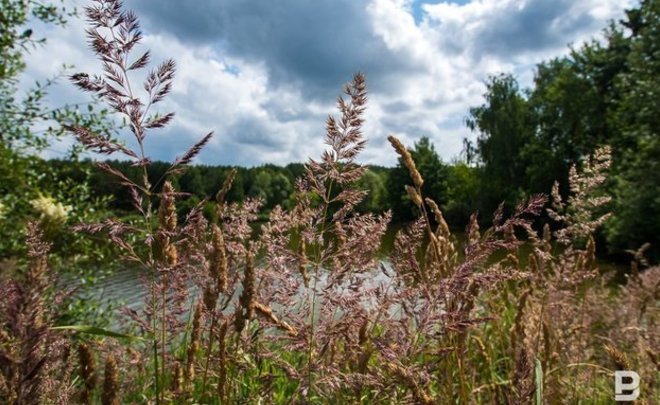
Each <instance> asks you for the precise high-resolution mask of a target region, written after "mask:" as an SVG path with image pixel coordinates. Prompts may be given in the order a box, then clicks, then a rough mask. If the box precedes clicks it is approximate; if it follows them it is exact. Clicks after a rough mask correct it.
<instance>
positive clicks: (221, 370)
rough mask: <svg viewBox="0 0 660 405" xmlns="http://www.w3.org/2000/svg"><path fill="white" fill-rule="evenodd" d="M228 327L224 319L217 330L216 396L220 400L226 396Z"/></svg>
mask: <svg viewBox="0 0 660 405" xmlns="http://www.w3.org/2000/svg"><path fill="white" fill-rule="evenodd" d="M228 327H229V322H227V321H225V322H223V323H222V325H220V330H219V332H218V362H219V367H218V396H219V397H220V401H221V402H222V401H224V399H225V398H226V396H227V346H226V343H225V337H226V336H227V329H228Z"/></svg>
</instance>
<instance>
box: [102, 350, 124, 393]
mask: <svg viewBox="0 0 660 405" xmlns="http://www.w3.org/2000/svg"><path fill="white" fill-rule="evenodd" d="M120 403H121V401H120V397H119V375H118V368H117V362H116V360H115V356H114V355H112V354H109V355H108V357H107V358H106V360H105V374H104V375H103V392H102V393H101V404H103V405H119V404H120Z"/></svg>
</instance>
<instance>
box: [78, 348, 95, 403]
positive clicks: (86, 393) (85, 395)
mask: <svg viewBox="0 0 660 405" xmlns="http://www.w3.org/2000/svg"><path fill="white" fill-rule="evenodd" d="M78 359H79V362H80V375H81V376H82V379H83V389H82V391H81V393H80V402H82V403H83V404H91V401H92V395H93V393H94V388H96V380H97V378H96V362H95V361H94V355H93V354H92V351H91V349H90V348H89V346H87V345H86V344H84V343H81V344H80V345H78Z"/></svg>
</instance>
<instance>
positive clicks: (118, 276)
mask: <svg viewBox="0 0 660 405" xmlns="http://www.w3.org/2000/svg"><path fill="white" fill-rule="evenodd" d="M399 229H401V226H393V227H391V228H390V229H389V230H388V231H387V234H386V235H385V237H384V238H383V246H382V247H381V252H382V253H383V262H384V263H387V260H386V256H387V254H389V253H390V252H391V250H392V248H393V245H394V237H395V234H396V232H397V231H398V230H399ZM453 236H454V237H455V238H456V246H457V248H458V247H460V246H462V244H463V242H464V240H465V235H464V233H462V232H456V233H454V234H453ZM530 252H531V246H530V245H524V246H522V247H521V249H520V256H521V257H523V258H525V257H527V255H528V254H529V253H530ZM504 256H505V254H504V253H495V254H494V255H493V258H492V260H493V261H496V260H499V259H501V258H503V257H504ZM598 265H599V267H600V268H601V270H604V271H610V270H619V271H620V270H624V268H623V266H621V265H619V264H616V263H612V262H606V261H603V260H599V261H598ZM141 273H142V271H141V270H140V269H138V268H136V267H126V268H121V269H117V270H116V271H114V272H112V273H111V274H109V275H108V276H107V277H105V278H104V279H103V280H101V281H100V282H99V283H97V284H96V285H94V286H93V287H92V290H91V291H90V292H89V293H90V295H89V296H91V297H92V298H93V299H95V300H98V301H100V302H101V303H114V304H115V306H116V305H117V304H119V305H120V306H126V307H128V308H130V309H133V310H139V309H140V308H141V307H142V304H143V302H144V299H145V298H146V296H147V293H148V291H147V289H146V288H145V287H144V285H143V283H142V280H141V277H140V274H141ZM191 292H192V293H195V287H192V286H191Z"/></svg>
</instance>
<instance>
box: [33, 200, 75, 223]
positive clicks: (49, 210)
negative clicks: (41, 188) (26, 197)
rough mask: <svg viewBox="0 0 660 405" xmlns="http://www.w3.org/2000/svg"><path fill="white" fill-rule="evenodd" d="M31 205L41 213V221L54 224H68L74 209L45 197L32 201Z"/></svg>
mask: <svg viewBox="0 0 660 405" xmlns="http://www.w3.org/2000/svg"><path fill="white" fill-rule="evenodd" d="M30 204H31V205H32V207H33V208H34V209H35V211H37V212H38V213H39V215H40V219H41V220H43V221H48V222H52V223H64V222H66V219H67V217H68V216H69V213H70V212H71V209H72V208H71V206H70V205H63V204H62V203H61V202H55V200H54V199H53V198H52V197H44V196H41V197H39V198H37V199H35V200H32V201H30Z"/></svg>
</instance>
